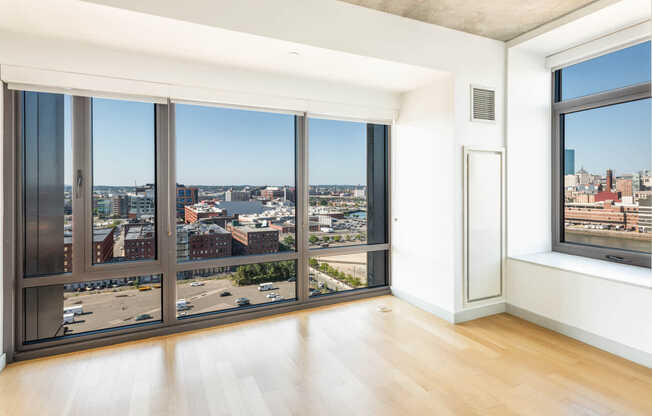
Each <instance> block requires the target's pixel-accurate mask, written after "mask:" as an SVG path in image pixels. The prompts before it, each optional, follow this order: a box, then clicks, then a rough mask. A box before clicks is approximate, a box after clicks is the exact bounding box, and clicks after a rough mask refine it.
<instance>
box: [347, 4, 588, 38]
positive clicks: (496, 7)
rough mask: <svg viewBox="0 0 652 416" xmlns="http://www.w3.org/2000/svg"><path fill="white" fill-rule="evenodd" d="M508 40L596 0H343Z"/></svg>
mask: <svg viewBox="0 0 652 416" xmlns="http://www.w3.org/2000/svg"><path fill="white" fill-rule="evenodd" d="M341 1H344V2H346V3H351V4H355V5H358V6H363V7H367V8H370V9H375V10H380V11H382V12H386V13H391V14H395V15H399V16H403V17H407V18H410V19H415V20H420V21H422V22H426V23H432V24H435V25H439V26H444V27H448V28H450V29H456V30H461V31H463V32H468V33H473V34H475V35H480V36H485V37H488V38H492V39H496V40H501V41H507V40H510V39H513V38H515V37H517V36H518V35H520V34H523V33H525V32H528V31H530V30H532V29H534V28H536V27H538V26H541V25H543V24H545V23H548V22H550V21H552V20H554V19H556V18H558V17H561V16H563V15H565V14H568V13H570V12H572V11H574V10H577V9H579V8H581V7H583V6H586V5H587V4H589V3H592V2H593V1H594V0H489V1H488V0H341Z"/></svg>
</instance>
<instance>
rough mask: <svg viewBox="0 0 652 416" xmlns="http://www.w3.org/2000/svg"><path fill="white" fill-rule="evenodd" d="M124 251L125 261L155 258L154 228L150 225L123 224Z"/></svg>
mask: <svg viewBox="0 0 652 416" xmlns="http://www.w3.org/2000/svg"><path fill="white" fill-rule="evenodd" d="M124 250H125V259H126V260H145V259H153V258H155V257H156V242H155V241H154V226H153V225H151V224H125V240H124Z"/></svg>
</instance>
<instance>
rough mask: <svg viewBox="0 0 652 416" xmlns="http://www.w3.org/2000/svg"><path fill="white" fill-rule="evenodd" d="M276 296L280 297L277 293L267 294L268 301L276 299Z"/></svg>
mask: <svg viewBox="0 0 652 416" xmlns="http://www.w3.org/2000/svg"><path fill="white" fill-rule="evenodd" d="M276 296H278V295H277V294H276V293H274V292H272V293H268V294H267V299H274V298H275V297H276Z"/></svg>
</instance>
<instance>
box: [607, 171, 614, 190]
mask: <svg viewBox="0 0 652 416" xmlns="http://www.w3.org/2000/svg"><path fill="white" fill-rule="evenodd" d="M613 188H614V172H613V171H612V170H611V169H607V189H606V191H607V192H611V190H612V189H613Z"/></svg>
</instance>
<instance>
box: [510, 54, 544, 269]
mask: <svg viewBox="0 0 652 416" xmlns="http://www.w3.org/2000/svg"><path fill="white" fill-rule="evenodd" d="M507 59H508V74H507V117H508V119H507V139H506V141H507V146H506V147H507V196H508V198H507V245H508V249H507V253H508V255H509V256H514V255H519V254H530V253H540V252H544V251H550V250H551V248H552V245H551V231H550V230H551V224H550V221H551V207H552V205H551V202H550V194H551V190H550V186H551V171H550V169H551V168H550V166H551V154H550V152H551V143H550V130H551V116H550V111H551V95H550V94H551V86H550V82H551V74H550V70H549V69H548V68H546V65H545V56H543V55H538V54H535V53H532V52H527V51H523V50H521V49H519V48H511V49H509V50H508V58H507Z"/></svg>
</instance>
